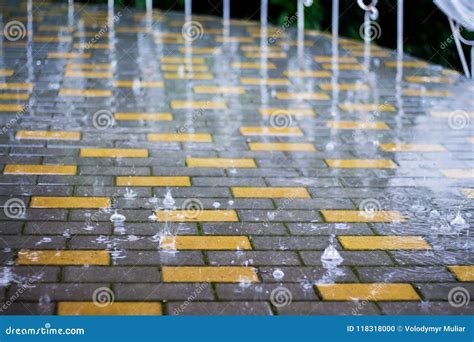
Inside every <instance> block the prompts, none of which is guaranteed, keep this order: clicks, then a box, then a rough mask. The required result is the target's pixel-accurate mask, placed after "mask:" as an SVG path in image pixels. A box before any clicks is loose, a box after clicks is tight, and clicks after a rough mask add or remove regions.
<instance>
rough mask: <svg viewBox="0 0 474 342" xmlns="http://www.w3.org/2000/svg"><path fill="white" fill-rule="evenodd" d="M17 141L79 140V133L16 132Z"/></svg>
mask: <svg viewBox="0 0 474 342" xmlns="http://www.w3.org/2000/svg"><path fill="white" fill-rule="evenodd" d="M16 138H17V139H29V140H75V141H77V140H80V139H81V132H66V131H18V132H16Z"/></svg>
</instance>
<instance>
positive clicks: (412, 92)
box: [403, 89, 453, 97]
mask: <svg viewBox="0 0 474 342" xmlns="http://www.w3.org/2000/svg"><path fill="white" fill-rule="evenodd" d="M403 95H405V96H433V97H449V96H453V93H452V92H450V91H448V90H426V89H403Z"/></svg>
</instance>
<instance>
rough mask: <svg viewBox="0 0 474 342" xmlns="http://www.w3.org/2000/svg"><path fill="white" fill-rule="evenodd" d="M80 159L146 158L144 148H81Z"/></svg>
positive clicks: (146, 154)
mask: <svg viewBox="0 0 474 342" xmlns="http://www.w3.org/2000/svg"><path fill="white" fill-rule="evenodd" d="M79 156H80V157H88V158H148V150H147V149H145V148H81V152H80V154H79Z"/></svg>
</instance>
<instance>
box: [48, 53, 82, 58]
mask: <svg viewBox="0 0 474 342" xmlns="http://www.w3.org/2000/svg"><path fill="white" fill-rule="evenodd" d="M90 57H91V54H90V53H80V52H48V58H61V59H74V58H84V59H87V58H90Z"/></svg>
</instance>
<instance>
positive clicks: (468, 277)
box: [448, 265, 474, 281]
mask: <svg viewBox="0 0 474 342" xmlns="http://www.w3.org/2000/svg"><path fill="white" fill-rule="evenodd" d="M448 269H449V270H450V271H451V272H452V273H454V275H455V276H456V278H457V279H459V281H474V266H472V265H469V266H448Z"/></svg>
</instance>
